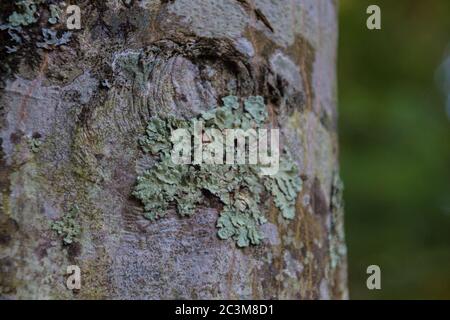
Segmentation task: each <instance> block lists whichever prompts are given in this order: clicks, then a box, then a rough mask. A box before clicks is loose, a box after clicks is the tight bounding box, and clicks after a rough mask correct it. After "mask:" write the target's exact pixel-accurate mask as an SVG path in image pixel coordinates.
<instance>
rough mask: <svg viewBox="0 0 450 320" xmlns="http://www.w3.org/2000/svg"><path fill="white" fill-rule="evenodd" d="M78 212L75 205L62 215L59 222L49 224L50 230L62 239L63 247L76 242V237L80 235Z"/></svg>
mask: <svg viewBox="0 0 450 320" xmlns="http://www.w3.org/2000/svg"><path fill="white" fill-rule="evenodd" d="M78 212H79V209H78V207H77V206H76V205H75V206H73V207H72V208H71V209H70V210H69V211H68V212H66V213H65V214H64V215H63V217H62V219H61V220H58V221H54V222H52V224H51V229H52V230H53V231H56V233H57V234H58V235H59V236H61V237H62V241H63V244H65V245H70V244H72V243H74V242H76V241H78V236H79V235H80V233H81V226H80V224H79V222H78Z"/></svg>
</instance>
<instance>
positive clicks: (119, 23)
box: [0, 0, 347, 299]
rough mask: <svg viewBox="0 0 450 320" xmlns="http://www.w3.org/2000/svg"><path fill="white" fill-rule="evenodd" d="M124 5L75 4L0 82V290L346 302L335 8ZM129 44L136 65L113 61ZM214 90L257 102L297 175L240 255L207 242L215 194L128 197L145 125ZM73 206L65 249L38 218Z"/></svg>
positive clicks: (207, 102) (251, 2)
mask: <svg viewBox="0 0 450 320" xmlns="http://www.w3.org/2000/svg"><path fill="white" fill-rule="evenodd" d="M126 2H130V5H128V6H125V5H124V2H122V1H113V0H109V1H85V2H84V3H80V4H79V5H80V7H81V10H82V27H83V29H82V30H80V31H77V32H75V34H74V37H73V39H72V41H71V42H70V43H69V44H67V45H64V46H61V47H58V48H56V49H55V50H42V49H39V50H38V49H36V50H34V51H33V52H32V54H33V55H34V56H35V59H33V60H36V61H38V63H34V64H31V63H30V60H31V59H30V58H25V57H23V56H22V57H21V56H20V55H17V58H16V60H14V61H16V62H15V63H14V65H11V66H10V68H11V70H12V71H11V74H9V75H8V76H4V77H3V78H4V87H3V88H2V91H1V97H0V99H1V102H0V105H1V108H0V110H1V119H0V123H1V127H0V128H1V130H0V137H1V156H2V158H1V163H0V165H1V167H0V186H1V198H0V200H1V201H0V203H1V211H0V296H1V297H3V298H44V299H47V298H49V299H53V298H69V299H71V298H79V299H90V298H94V299H96V298H126V299H131V298H145V299H147V298H150V299H160V298H163V299H167V298H194V299H202V298H213V299H214V298H230V299H241V298H246V299H252V298H255V299H269V298H279V299H286V298H289V299H317V298H322V299H328V298H332V299H340V298H346V297H347V291H346V261H345V259H346V257H345V244H344V240H343V239H344V237H343V227H342V223H343V216H342V213H343V211H342V201H341V191H342V186H341V183H340V180H339V172H338V162H337V133H336V122H337V121H336V118H337V113H336V95H335V91H336V88H335V86H336V78H335V62H336V51H335V50H336V37H337V22H336V11H337V5H336V3H335V1H332V0H318V1H317V0H289V1H288V0H282V1H280V0H277V1H274V0H209V1H206V0H172V1H169V0H166V1H163V0H146V1H126ZM130 52H140V53H141V54H142V55H141V56H142V60H141V61H139V62H138V63H137V64H136V65H134V66H132V67H129V68H123V67H121V66H119V65H118V63H117V61H118V60H117V59H118V57H123V56H124V55H127V54H130ZM228 94H234V95H237V96H240V97H247V96H250V95H260V96H263V97H264V99H265V101H266V104H267V105H268V107H269V112H270V119H271V123H272V126H274V127H279V128H280V130H281V142H282V145H283V146H284V147H286V148H288V149H289V150H290V151H291V154H292V156H293V158H294V160H295V161H296V163H297V165H298V167H299V170H300V173H301V177H302V180H303V190H302V191H301V193H300V194H299V195H298V198H297V205H296V217H295V219H294V220H293V221H288V220H285V219H283V218H282V217H281V216H280V214H279V213H278V210H277V209H276V207H274V206H272V207H271V208H269V210H268V212H267V214H266V216H267V217H268V220H269V222H268V223H267V224H265V225H264V226H263V233H264V236H265V240H264V243H263V244H262V245H259V246H251V247H248V248H245V249H239V248H237V247H236V245H235V243H234V241H232V240H229V241H224V240H220V239H219V238H218V237H217V229H216V226H215V224H216V221H217V218H218V213H219V211H220V207H221V206H220V203H218V201H215V200H214V199H211V203H210V204H208V205H204V206H203V207H201V208H199V209H198V212H197V213H196V214H195V215H194V217H192V218H179V217H178V216H177V215H175V214H174V213H169V214H168V215H167V217H166V218H163V219H161V220H158V221H157V222H153V223H152V222H150V221H148V220H146V219H144V218H143V216H142V212H143V208H142V205H141V203H140V202H139V201H137V200H136V199H135V198H133V197H132V196H131V192H132V189H133V186H134V185H135V183H136V177H137V175H138V174H139V173H140V172H142V170H143V169H144V168H147V167H148V165H149V161H150V160H149V159H148V158H147V157H146V155H145V154H143V152H142V150H141V149H140V148H139V146H138V137H139V136H140V135H141V134H142V133H143V132H144V129H145V126H146V123H147V121H148V120H149V118H150V117H151V116H152V115H156V114H170V115H175V116H177V117H181V118H186V119H188V118H191V117H193V116H195V115H197V114H198V113H199V112H201V111H203V110H207V109H209V108H210V106H212V105H216V104H217V103H218V102H219V101H220V99H221V98H222V97H223V96H226V95H228ZM36 140H38V141H39V142H40V143H41V145H40V146H39V147H38V148H31V147H30V142H31V143H33V141H36ZM33 149H36V150H33ZM74 206H76V207H78V208H79V214H78V215H77V218H76V219H77V224H79V226H80V229H81V234H80V235H79V236H78V237H79V239H78V241H77V242H75V243H73V244H71V245H64V244H63V242H62V240H61V238H60V237H59V236H58V235H57V234H56V233H55V232H54V231H53V230H51V223H52V222H53V221H55V220H58V219H61V218H62V217H63V216H64V214H65V213H66V212H68V211H69V210H71V208H73V207H74ZM71 264H76V265H79V266H80V268H81V272H82V288H81V290H79V291H77V292H72V291H70V290H68V289H67V288H66V286H65V282H66V276H65V271H66V268H67V266H68V265H71Z"/></svg>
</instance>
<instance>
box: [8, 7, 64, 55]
mask: <svg viewBox="0 0 450 320" xmlns="http://www.w3.org/2000/svg"><path fill="white" fill-rule="evenodd" d="M64 6H65V3H64V2H60V3H57V4H53V3H52V4H48V5H47V4H45V2H44V1H42V0H19V1H16V3H15V8H16V11H13V12H12V13H10V15H9V16H8V17H7V18H6V22H5V23H3V22H2V21H0V30H1V31H5V32H7V33H8V36H9V40H8V43H7V44H5V50H6V52H7V53H9V54H11V53H14V52H17V51H19V50H20V49H22V48H24V47H27V46H30V45H31V46H35V47H39V48H45V49H47V50H50V49H54V48H56V47H58V46H61V45H63V44H67V43H68V42H69V41H70V40H71V37H72V32H70V31H63V30H61V31H59V30H58V27H57V25H58V23H59V22H61V21H60V19H61V15H62V8H63V7H64ZM44 10H46V11H48V16H49V18H48V19H47V21H42V20H40V18H41V16H45V15H44V14H43V11H44ZM45 22H48V23H49V24H50V25H51V26H49V27H48V28H47V27H42V28H41V26H43V25H45ZM36 31H38V33H36ZM58 34H60V35H59V36H58Z"/></svg>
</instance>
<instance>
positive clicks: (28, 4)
mask: <svg viewBox="0 0 450 320" xmlns="http://www.w3.org/2000/svg"><path fill="white" fill-rule="evenodd" d="M16 6H18V7H19V8H20V9H21V12H20V13H18V12H13V13H12V14H11V15H10V16H9V18H8V22H9V24H10V25H11V26H12V27H18V26H28V25H30V24H32V23H35V22H36V21H37V20H38V19H37V17H36V10H37V6H36V4H35V3H34V1H31V0H22V1H19V2H17V3H16Z"/></svg>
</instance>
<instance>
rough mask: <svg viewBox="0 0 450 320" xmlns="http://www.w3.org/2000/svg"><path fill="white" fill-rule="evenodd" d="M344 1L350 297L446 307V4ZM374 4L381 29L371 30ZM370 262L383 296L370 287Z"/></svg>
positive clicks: (342, 85) (449, 165)
mask: <svg viewBox="0 0 450 320" xmlns="http://www.w3.org/2000/svg"><path fill="white" fill-rule="evenodd" d="M339 3H340V9H339V10H340V16H339V20H340V30H339V37H340V40H339V62H338V74H339V112H340V120H339V133H340V144H341V149H340V161H341V169H342V176H343V180H344V183H345V188H346V189H345V196H344V197H345V201H346V237H347V243H348V259H349V287H350V298H352V299H366V298H368V299H378V298H382V299H403V298H405V299H406V298H412V299H417V298H423V299H444V298H446V299H450V99H449V103H448V104H449V107H448V109H449V111H448V112H446V94H449V96H450V87H449V85H450V58H449V60H447V68H446V70H445V68H442V67H441V69H440V71H438V70H439V66H440V65H442V63H443V62H444V60H445V59H446V57H450V50H449V49H450V1H449V0H430V1H423V0H395V1H392V0H385V1H366V0H364V1H362V0H340V1H339ZM370 4H377V5H379V6H380V8H381V19H382V30H374V31H371V30H368V29H367V27H366V19H367V17H368V15H367V14H366V8H367V7H368V6H369V5H370ZM445 77H447V78H446V79H447V83H446V88H445V85H444V81H443V79H445ZM445 91H446V92H447V93H445ZM371 264H377V265H379V266H380V267H381V274H382V277H381V286H382V289H381V290H378V291H377V290H373V291H370V290H368V289H367V287H366V279H367V274H366V268H367V266H369V265H371Z"/></svg>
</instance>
